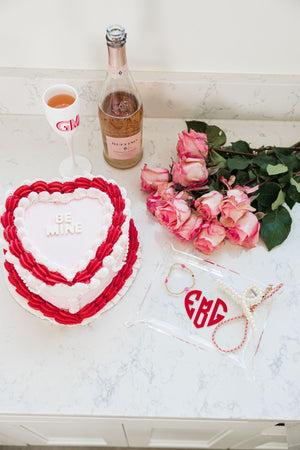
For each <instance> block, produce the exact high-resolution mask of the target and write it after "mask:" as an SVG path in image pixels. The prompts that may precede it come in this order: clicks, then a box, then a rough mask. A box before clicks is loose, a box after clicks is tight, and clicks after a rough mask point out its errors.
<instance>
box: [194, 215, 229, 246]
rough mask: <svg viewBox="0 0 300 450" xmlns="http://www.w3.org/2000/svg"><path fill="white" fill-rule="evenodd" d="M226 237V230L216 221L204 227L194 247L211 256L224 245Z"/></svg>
mask: <svg viewBox="0 0 300 450" xmlns="http://www.w3.org/2000/svg"><path fill="white" fill-rule="evenodd" d="M225 237H226V230H225V228H224V227H223V225H221V224H220V222H218V220H216V219H215V220H213V221H211V222H206V223H204V224H203V225H202V228H201V231H200V233H199V234H198V236H197V237H196V239H195V240H194V246H195V247H196V249H197V250H199V251H200V252H202V253H204V254H205V255H210V254H211V253H212V252H213V250H216V249H218V248H220V247H221V246H222V245H223V242H224V239H225Z"/></svg>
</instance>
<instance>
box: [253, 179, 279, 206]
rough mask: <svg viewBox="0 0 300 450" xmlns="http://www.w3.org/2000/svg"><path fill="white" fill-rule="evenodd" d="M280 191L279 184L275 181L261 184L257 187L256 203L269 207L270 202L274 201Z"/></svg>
mask: <svg viewBox="0 0 300 450" xmlns="http://www.w3.org/2000/svg"><path fill="white" fill-rule="evenodd" d="M279 191H280V186H279V185H278V184H277V183H273V182H271V181H270V182H268V183H264V184H262V185H261V186H260V187H259V189H258V194H259V197H258V203H259V205H260V206H262V207H265V208H271V207H272V203H274V202H275V200H276V199H277V197H278V194H279Z"/></svg>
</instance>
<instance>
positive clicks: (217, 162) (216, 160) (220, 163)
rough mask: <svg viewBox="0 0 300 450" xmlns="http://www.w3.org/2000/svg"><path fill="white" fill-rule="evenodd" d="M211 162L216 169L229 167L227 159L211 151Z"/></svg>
mask: <svg viewBox="0 0 300 450" xmlns="http://www.w3.org/2000/svg"><path fill="white" fill-rule="evenodd" d="M209 156H210V161H211V162H212V164H213V166H215V167H227V164H226V159H225V158H223V156H221V155H219V153H217V152H216V151H215V150H212V149H211V150H209Z"/></svg>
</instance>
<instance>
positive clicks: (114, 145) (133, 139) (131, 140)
mask: <svg viewBox="0 0 300 450" xmlns="http://www.w3.org/2000/svg"><path fill="white" fill-rule="evenodd" d="M106 143H107V151H108V156H109V157H110V158H113V159H119V160H126V159H131V158H133V157H134V156H136V155H138V153H139V152H140V150H141V144H142V133H141V131H139V132H138V133H137V134H134V135H133V136H128V137H125V138H116V137H111V136H106Z"/></svg>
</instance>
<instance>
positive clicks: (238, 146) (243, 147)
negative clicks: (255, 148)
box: [231, 141, 252, 154]
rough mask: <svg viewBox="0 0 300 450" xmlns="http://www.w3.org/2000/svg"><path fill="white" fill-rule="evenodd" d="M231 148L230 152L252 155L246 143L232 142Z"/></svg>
mask: <svg viewBox="0 0 300 450" xmlns="http://www.w3.org/2000/svg"><path fill="white" fill-rule="evenodd" d="M231 146H232V150H233V151H234V152H242V153H251V154H252V150H251V148H250V147H249V144H248V142H245V141H236V142H232V143H231Z"/></svg>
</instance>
